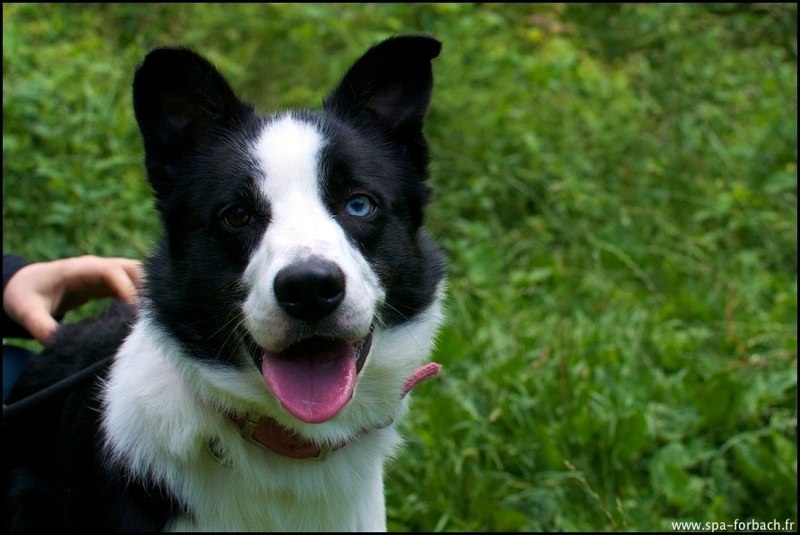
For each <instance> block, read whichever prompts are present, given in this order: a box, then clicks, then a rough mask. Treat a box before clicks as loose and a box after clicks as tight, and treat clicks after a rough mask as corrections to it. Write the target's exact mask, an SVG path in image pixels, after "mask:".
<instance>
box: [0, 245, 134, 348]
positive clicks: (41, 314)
mask: <svg viewBox="0 0 800 535" xmlns="http://www.w3.org/2000/svg"><path fill="white" fill-rule="evenodd" d="M141 281H142V264H141V262H139V261H137V260H130V259H127V258H103V257H98V256H77V257H73V258H64V259H60V260H53V261H51V262H36V263H33V264H28V265H27V266H25V267H23V268H22V269H20V270H19V271H17V272H16V273H15V274H14V275H13V276H12V277H11V278H10V279H9V280H8V282H7V283H6V287H5V289H4V291H3V309H4V310H5V312H6V314H8V316H9V317H10V318H11V319H13V320H14V321H16V322H17V323H18V324H19V325H21V326H22V327H24V328H25V329H26V330H27V331H28V332H29V333H30V334H31V336H33V337H34V338H36V339H37V340H39V341H40V342H42V343H43V344H45V345H47V344H49V342H50V339H51V337H52V336H53V334H54V333H55V331H56V329H57V328H58V322H57V321H56V320H55V318H54V317H53V316H58V315H61V314H64V313H66V312H67V311H69V310H72V309H74V308H76V307H78V306H80V305H82V304H84V303H86V302H88V301H91V300H92V299H101V298H104V297H117V298H119V299H121V300H123V301H125V302H128V303H131V304H133V303H135V302H136V297H137V291H138V290H137V288H138V287H139V286H140V285H141Z"/></svg>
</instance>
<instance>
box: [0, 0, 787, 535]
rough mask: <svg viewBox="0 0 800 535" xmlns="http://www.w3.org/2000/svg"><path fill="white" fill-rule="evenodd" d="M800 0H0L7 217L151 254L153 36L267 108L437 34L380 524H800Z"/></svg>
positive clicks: (77, 243) (8, 234)
mask: <svg viewBox="0 0 800 535" xmlns="http://www.w3.org/2000/svg"><path fill="white" fill-rule="evenodd" d="M796 21H797V11H796V6H795V5H794V4H759V5H742V4H715V5H699V4H639V5H633V4H631V5H616V4H613V5H591V6H590V5H550V4H537V5H526V4H481V5H476V4H413V5H412V4H365V5H356V4H353V5H325V4H283V5H255V4H246V5H245V4H241V5H240V4H225V5H222V4H219V5H163V4H162V5H144V4H142V5H132V4H126V5H78V6H75V5H69V6H64V5H22V4H19V5H13V4H12V5H9V4H4V5H3V115H4V117H3V240H4V245H3V247H4V249H5V251H6V252H9V251H13V252H17V253H21V254H23V255H26V256H27V257H29V258H31V259H48V258H57V257H61V256H68V255H74V254H79V253H95V254H114V255H120V254H121V255H129V256H142V255H144V254H146V253H147V251H148V250H149V248H150V247H151V246H152V244H153V242H154V240H155V237H156V235H157V232H158V228H157V225H156V224H155V223H154V220H153V216H154V211H153V208H152V204H151V201H150V197H149V190H148V187H147V184H146V181H145V180H144V173H143V169H142V163H141V162H142V152H141V143H140V141H139V138H138V132H137V130H136V126H135V122H134V119H133V113H132V110H131V105H130V80H131V76H132V72H133V69H134V68H135V65H136V64H137V62H138V61H140V60H141V58H142V57H143V55H144V53H145V52H146V50H147V49H149V48H150V47H151V46H154V45H159V44H174V43H182V44H185V45H188V46H191V47H194V48H196V49H198V50H199V51H201V52H203V53H205V54H207V55H208V56H209V57H211V58H212V59H213V60H214V61H215V62H217V64H218V65H219V67H220V69H221V70H222V71H223V72H224V73H225V74H226V75H227V76H228V77H229V78H230V79H231V80H232V82H233V85H234V87H236V88H237V89H239V91H240V92H241V94H242V95H243V96H244V97H245V98H247V99H249V100H251V101H253V102H254V103H255V104H256V107H257V108H258V109H259V110H263V111H269V110H274V109H278V108H280V107H284V106H301V107H316V106H317V105H318V104H319V102H320V101H321V99H322V97H323V96H324V95H325V93H326V92H327V91H328V89H329V88H331V87H332V85H333V84H334V83H335V82H336V81H337V80H338V77H339V76H340V75H341V73H342V70H343V69H344V68H345V67H346V66H347V65H348V64H349V63H350V62H351V61H352V60H353V59H355V58H356V57H357V56H358V55H359V54H360V53H361V52H362V51H363V50H364V49H365V48H366V47H368V46H369V45H371V44H373V43H375V42H376V41H378V40H380V39H381V38H384V37H387V36H389V35H392V34H397V33H406V32H425V33H430V34H433V35H435V36H437V37H438V38H440V39H441V40H442V41H443V42H444V49H443V52H442V55H441V57H440V58H438V59H437V60H436V63H435V73H436V88H435V92H434V103H433V107H432V110H431V113H430V117H429V123H428V127H427V131H428V134H429V138H430V142H431V145H432V150H433V156H434V164H433V166H432V172H433V178H432V184H433V185H434V186H435V188H436V192H437V193H436V199H435V202H434V204H433V205H432V206H431V211H430V213H429V217H428V225H429V228H430V230H431V231H432V233H433V234H434V235H435V237H436V238H437V239H438V240H439V241H440V242H441V243H442V244H443V245H444V247H445V248H446V250H447V253H448V255H449V257H450V280H449V291H448V320H447V325H446V326H445V328H444V330H443V331H442V333H441V336H440V339H439V344H438V349H437V352H436V355H435V358H436V359H437V360H438V361H439V362H441V363H443V364H444V373H443V375H442V376H441V377H440V378H439V379H437V380H436V381H432V382H428V383H425V384H424V386H421V387H420V388H419V389H418V390H417V391H416V393H415V396H414V401H413V404H414V410H413V411H412V414H411V417H410V419H409V420H408V421H407V422H406V423H404V424H403V427H404V429H405V431H406V433H407V435H408V437H409V441H408V445H407V448H406V449H405V450H404V451H403V452H402V453H401V454H400V456H399V457H398V459H397V460H396V461H394V462H393V463H392V464H391V465H390V466H389V467H388V470H387V485H386V486H387V492H388V500H387V507H388V513H389V526H390V528H391V529H393V530H420V531H422V530H424V531H431V530H437V531H439V530H443V531H444V530H475V531H499V530H506V531H515V530H566V531H572V530H592V531H597V530H662V529H666V530H669V529H670V528H671V525H670V521H672V520H687V521H719V522H729V523H732V522H733V521H734V520H735V519H737V518H738V519H740V520H742V519H753V518H754V519H757V520H760V521H769V520H773V519H778V520H781V521H783V520H785V519H790V520H794V521H795V522H796V520H797V506H796V503H797V409H796V406H797V315H796V306H797V186H796V179H797V121H796V115H797V68H796V66H797V45H796V43H797V22H796Z"/></svg>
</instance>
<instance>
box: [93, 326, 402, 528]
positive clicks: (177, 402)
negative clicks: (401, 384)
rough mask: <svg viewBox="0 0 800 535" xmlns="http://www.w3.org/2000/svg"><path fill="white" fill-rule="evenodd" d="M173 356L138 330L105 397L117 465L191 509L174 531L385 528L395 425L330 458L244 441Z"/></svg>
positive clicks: (164, 343)
mask: <svg viewBox="0 0 800 535" xmlns="http://www.w3.org/2000/svg"><path fill="white" fill-rule="evenodd" d="M174 350H175V348H174V347H171V343H170V342H169V340H168V339H166V338H165V337H163V336H158V334H157V330H153V329H152V328H147V327H146V326H145V325H144V323H143V322H140V323H138V324H137V325H136V326H135V327H134V330H133V332H132V334H131V336H130V337H129V338H128V340H127V341H126V343H125V344H124V345H123V347H122V349H121V350H120V352H119V354H118V355H117V357H116V360H115V364H114V367H113V369H112V372H111V375H110V377H109V380H108V383H107V385H106V387H105V390H104V393H103V399H104V405H105V413H104V418H103V429H104V434H105V437H106V442H107V447H108V449H109V452H110V454H111V456H112V459H113V460H115V461H116V462H119V463H122V464H123V465H124V466H126V467H127V469H128V470H129V471H130V472H131V473H132V475H133V476H134V477H136V478H141V479H143V480H145V479H150V478H155V479H156V480H157V481H159V482H160V483H161V484H162V485H163V486H164V487H165V488H166V489H168V490H169V492H170V493H172V494H173V495H174V496H175V497H176V498H177V500H178V501H179V502H180V503H181V504H182V505H183V506H184V507H185V508H186V510H187V513H186V514H184V515H181V516H179V517H176V518H174V519H172V520H171V522H170V523H169V524H168V525H167V526H166V527H165V528H166V529H167V530H171V531H197V530H202V531H254V530H258V531H265V530H280V531H301V530H302V531H308V530H312V531H332V530H342V531H354V530H362V531H381V530H385V527H386V524H385V522H386V521H385V510H384V498H383V477H382V475H383V463H384V461H385V459H386V458H387V457H388V456H390V455H391V453H392V452H393V451H394V450H395V449H396V447H397V446H398V445H399V442H400V438H399V436H398V435H397V433H396V432H395V430H394V428H393V426H390V427H387V428H385V429H376V430H373V431H370V432H368V433H365V434H363V435H362V436H360V437H359V438H358V440H356V441H354V442H353V443H351V444H349V445H348V446H346V447H345V448H343V449H340V450H338V451H335V452H333V453H331V454H330V455H329V456H328V457H327V458H326V459H325V460H316V459H290V458H287V457H283V456H281V455H279V454H276V453H273V452H271V451H268V450H266V449H264V448H262V447H261V446H259V445H257V444H254V443H251V442H249V441H246V440H244V439H243V438H242V437H241V435H240V433H239V430H238V427H237V426H236V425H235V424H233V422H231V421H230V419H228V418H226V417H225V416H224V415H223V414H222V412H220V411H218V410H215V409H213V408H212V407H211V406H210V405H209V404H208V403H206V402H203V401H201V400H200V399H198V396H197V395H196V393H195V392H194V391H193V389H192V388H190V386H189V385H190V384H192V381H193V379H192V378H187V373H188V372H187V371H186V370H181V369H179V367H178V366H176V365H175V359H174V358H173V357H172V356H171V354H170V352H171V351H174ZM194 380H197V379H194ZM209 440H213V442H214V449H215V451H216V452H217V454H218V457H219V459H215V458H214V457H212V455H211V454H210V453H209V449H208V445H207V444H208V441H209Z"/></svg>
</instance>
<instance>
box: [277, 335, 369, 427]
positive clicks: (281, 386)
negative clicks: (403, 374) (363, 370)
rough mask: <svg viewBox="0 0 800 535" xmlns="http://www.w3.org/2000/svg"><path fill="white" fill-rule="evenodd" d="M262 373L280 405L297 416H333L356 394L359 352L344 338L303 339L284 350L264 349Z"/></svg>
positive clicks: (306, 419) (309, 419)
mask: <svg viewBox="0 0 800 535" xmlns="http://www.w3.org/2000/svg"><path fill="white" fill-rule="evenodd" d="M261 373H262V374H263V375H264V380H265V381H266V382H267V386H268V387H269V389H270V390H271V391H272V393H273V394H274V395H275V397H276V398H278V401H280V402H281V405H283V407H284V408H285V409H286V410H287V411H289V413H291V414H292V415H293V416H294V417H296V418H297V419H298V420H301V421H303V422H306V423H309V424H318V423H321V422H325V421H327V420H330V419H331V418H333V417H334V416H336V414H337V413H338V412H339V411H340V410H342V407H344V406H345V405H346V404H347V402H348V401H350V398H351V397H352V395H353V389H354V388H355V384H356V352H355V349H354V348H353V345H352V344H349V343H347V342H344V341H319V342H317V343H301V344H300V347H297V348H291V349H290V350H288V351H284V352H281V353H271V352H269V351H266V352H265V353H264V360H263V361H262V364H261Z"/></svg>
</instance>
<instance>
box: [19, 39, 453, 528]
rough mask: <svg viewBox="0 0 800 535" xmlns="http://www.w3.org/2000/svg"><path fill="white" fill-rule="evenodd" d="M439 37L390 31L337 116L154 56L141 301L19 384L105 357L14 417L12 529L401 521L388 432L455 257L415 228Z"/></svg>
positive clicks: (421, 363)
mask: <svg viewBox="0 0 800 535" xmlns="http://www.w3.org/2000/svg"><path fill="white" fill-rule="evenodd" d="M439 51H440V43H439V42H438V41H436V40H434V39H432V38H429V37H424V36H403V37H396V38H392V39H389V40H386V41H384V42H382V43H380V44H378V45H376V46H375V47H373V48H371V49H370V50H368V51H367V52H366V53H365V54H364V55H363V56H362V57H361V58H360V59H359V60H358V61H357V62H356V63H355V64H354V65H353V66H352V67H351V68H350V69H349V70H348V71H347V73H346V74H345V76H344V77H343V79H342V81H341V82H340V84H339V86H338V87H337V88H336V89H335V90H334V91H333V92H332V93H331V94H330V95H329V96H328V97H327V98H326V99H325V101H324V105H323V108H322V110H321V111H316V112H311V111H289V112H285V113H277V114H272V115H256V114H255V113H254V112H253V109H252V107H251V106H249V105H248V104H245V103H243V102H242V101H240V100H239V99H238V98H237V96H236V95H235V94H234V92H233V91H232V89H231V88H230V86H229V85H228V83H227V82H226V81H225V79H223V77H222V76H221V75H220V74H219V73H218V72H217V70H215V68H214V67H213V66H212V65H211V64H210V63H209V62H208V61H207V60H205V59H203V58H202V57H200V56H198V55H197V54H195V53H193V52H191V51H189V50H187V49H184V48H162V49H156V50H154V51H152V52H150V53H149V54H148V55H147V57H146V58H145V60H144V62H143V63H142V64H141V65H140V67H139V68H138V69H137V72H136V75H135V79H134V82H133V96H134V109H135V113H136V119H137V121H138V124H139V127H140V130H141V133H142V136H143V139H144V148H145V153H146V164H147V171H148V175H149V179H150V183H151V185H152V189H153V191H154V194H155V198H156V204H157V208H158V211H159V213H160V215H161V218H162V222H163V238H162V240H161V242H160V245H159V247H158V248H157V250H156V251H155V252H154V254H153V255H152V256H151V257H150V258H149V259H148V261H147V262H146V269H145V271H146V276H145V279H146V288H145V289H144V293H143V296H142V298H141V302H140V307H139V310H138V312H137V313H136V314H135V315H134V314H133V313H132V312H131V311H129V310H125V309H124V308H123V307H112V309H111V310H110V311H109V312H108V313H107V314H106V315H105V316H104V317H101V318H95V319H90V320H85V321H84V322H81V323H78V324H76V325H74V326H65V327H62V328H61V329H60V331H59V333H58V335H57V342H56V344H55V347H54V348H53V349H52V350H50V351H48V352H46V353H45V354H44V355H42V357H41V358H40V359H38V360H37V362H35V363H34V364H33V365H32V366H31V368H30V369H29V370H28V372H27V373H26V375H25V376H24V377H23V378H22V379H21V381H20V383H19V384H18V388H17V390H16V391H15V394H14V395H15V397H16V398H17V399H19V398H25V397H26V396H29V395H30V394H32V393H34V392H36V391H39V390H41V389H42V388H43V387H46V386H48V385H52V384H53V383H55V382H56V381H59V380H61V379H63V378H65V377H69V376H71V375H72V374H73V373H74V372H76V371H78V370H81V369H85V368H86V367H87V366H94V367H95V368H98V367H99V368H100V371H99V372H98V376H99V377H95V378H94V379H93V380H89V381H86V382H85V383H83V384H81V385H80V386H79V387H75V388H72V389H69V390H68V391H67V392H66V393H65V394H61V395H54V396H51V397H50V398H49V399H45V400H44V401H43V402H40V403H39V404H38V405H35V406H34V408H33V409H29V410H27V411H26V412H23V413H22V414H17V415H16V416H15V417H14V418H13V420H12V421H9V419H8V418H5V417H4V428H5V429H4V439H3V440H4V443H5V451H4V457H5V464H6V467H5V468H6V469H5V478H6V482H5V483H6V502H5V511H4V518H5V523H6V529H9V530H20V529H37V528H41V529H45V530H46V529H55V530H63V529H67V530H82V531H89V530H98V531H155V530H175V531H180V530H206V531H248V530H282V531H291V530H313V531H334V530H346V531H352V530H373V531H375V530H384V529H385V528H386V520H385V509H384V494H383V475H382V474H383V465H384V462H385V460H386V459H387V458H388V457H389V456H390V455H391V454H392V453H393V452H394V451H395V450H396V448H397V447H398V445H399V443H400V442H401V439H400V437H399V436H398V433H397V432H396V430H395V429H394V424H395V422H396V421H397V420H398V418H400V417H401V416H403V414H404V411H405V410H406V405H407V399H406V396H405V394H406V393H407V392H408V390H410V389H411V388H412V387H413V386H414V385H415V384H416V383H417V382H419V381H421V380H422V379H424V378H426V377H428V376H430V375H433V374H434V373H436V372H437V371H438V366H437V365H436V364H433V363H427V364H426V361H427V359H428V357H429V354H430V351H431V348H432V345H433V341H434V337H435V333H436V330H437V328H438V326H439V324H440V320H441V317H442V310H441V308H442V304H441V302H442V296H443V285H444V275H445V261H444V258H443V255H442V254H441V252H440V250H439V248H438V247H437V246H436V245H434V244H433V242H432V241H430V240H429V238H428V237H427V236H426V234H425V232H424V231H423V230H422V225H423V220H424V211H425V206H426V204H427V202H428V200H429V195H430V191H429V187H428V186H427V185H426V183H425V182H426V179H427V175H428V172H427V167H428V163H429V156H428V146H427V143H426V140H425V137H424V135H423V122H424V119H425V116H426V112H427V109H428V104H429V101H430V96H431V89H432V84H433V80H432V71H431V60H432V59H433V58H435V57H436V56H437V55H438V54H439ZM134 316H135V317H134ZM112 355H113V358H110V359H107V362H108V365H107V366H105V365H103V364H99V365H98V364H96V363H97V362H102V361H103V359H104V358H107V357H109V356H112Z"/></svg>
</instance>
